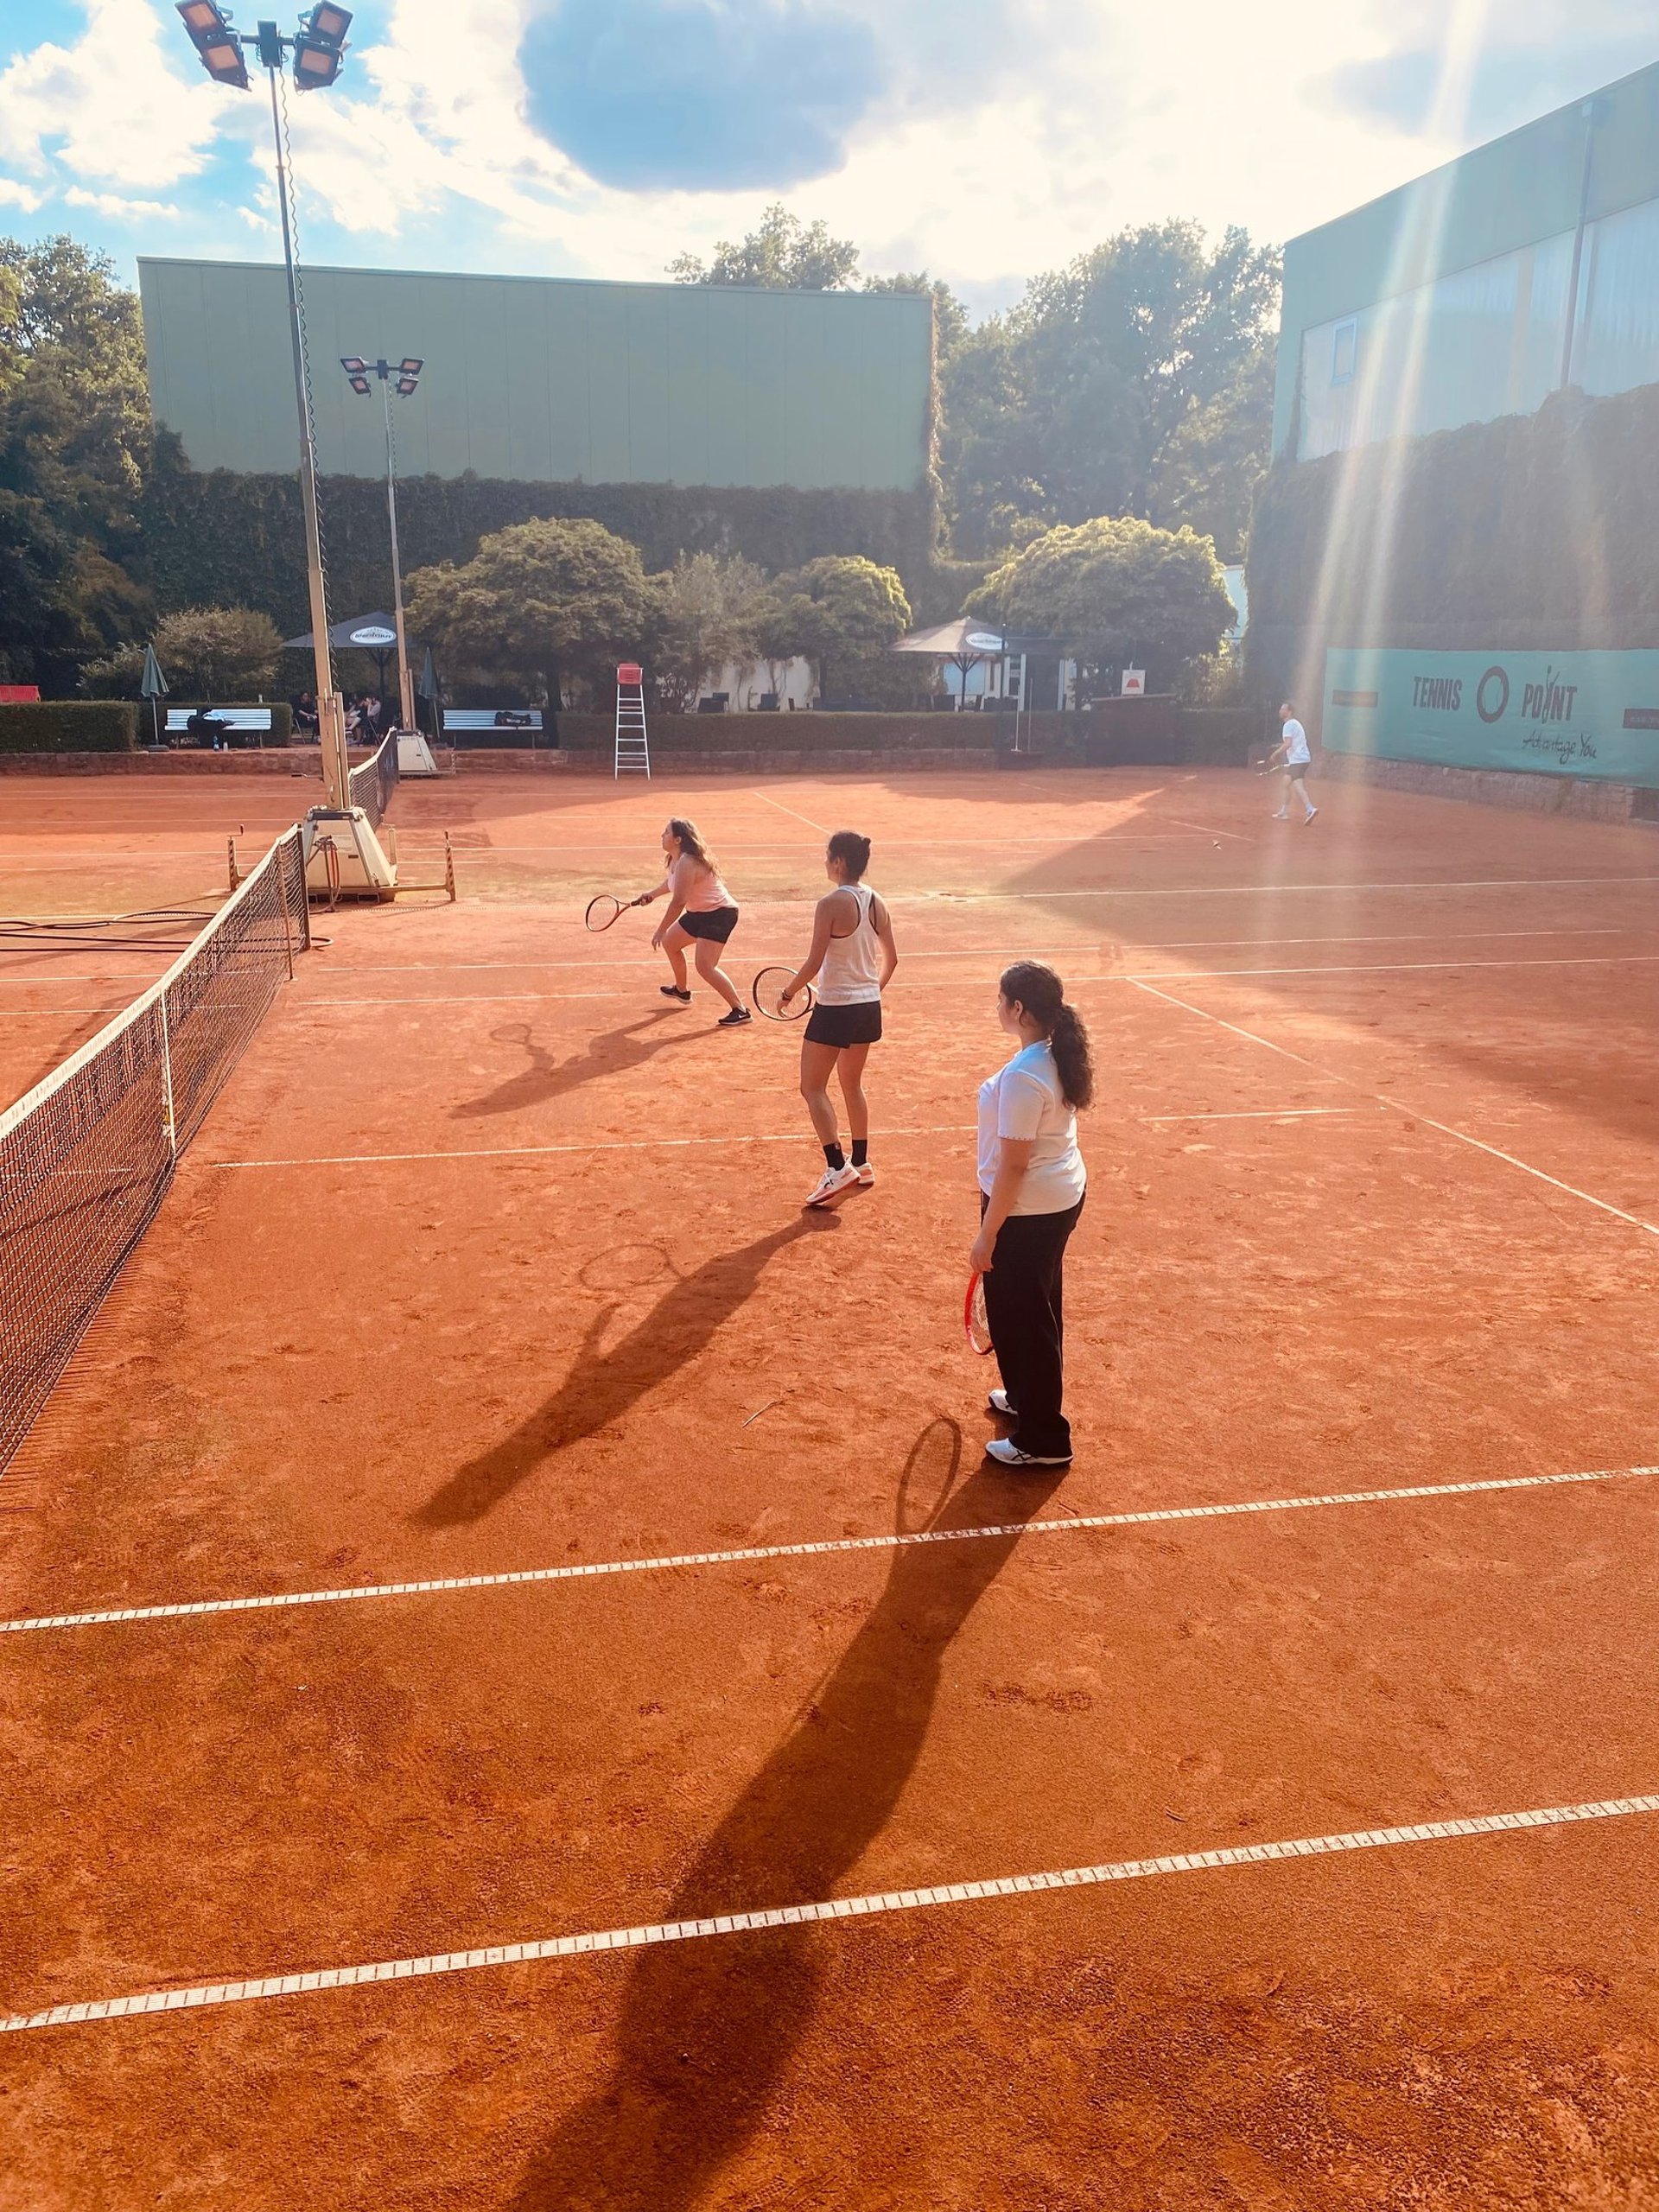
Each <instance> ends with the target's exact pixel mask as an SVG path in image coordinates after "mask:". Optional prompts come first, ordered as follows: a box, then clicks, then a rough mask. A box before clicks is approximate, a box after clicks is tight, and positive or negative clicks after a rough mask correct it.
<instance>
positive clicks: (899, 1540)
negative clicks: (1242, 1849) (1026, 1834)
mask: <svg viewBox="0 0 1659 2212" xmlns="http://www.w3.org/2000/svg"><path fill="white" fill-rule="evenodd" d="M1649 1475H1659V1466H1652V1467H1596V1468H1592V1469H1590V1470H1588V1471H1582V1472H1573V1473H1571V1474H1562V1475H1493V1476H1489V1477H1486V1478H1482V1479H1478V1480H1476V1481H1472V1482H1463V1483H1414V1484H1408V1485H1405V1486H1403V1487H1396V1488H1393V1489H1389V1490H1353V1491H1325V1492H1323V1493H1319V1494H1317V1495H1315V1496H1313V1497H1250V1498H1240V1499H1237V1500H1236V1501H1234V1502H1233V1503H1226V1504H1217V1505H1158V1506H1147V1507H1146V1508H1144V1509H1143V1510H1141V1511H1139V1512H1134V1513H1083V1514H1077V1515H1071V1516H1067V1517H1066V1518H1065V1519H1064V1520H1053V1521H1016V1522H1010V1523H1008V1524H1007V1525H1003V1524H1001V1523H998V1524H996V1525H995V1526H991V1527H986V1528H981V1529H917V1530H913V1531H910V1532H904V1531H898V1530H895V1531H894V1532H893V1533H892V1534H891V1535H880V1536H829V1537H821V1538H818V1539H817V1540H814V1541H805V1542H803V1543H798V1544H750V1545H747V1546H745V1547H744V1548H742V1549H741V1550H736V1551H718V1552H672V1553H666V1554H660V1553H659V1554H656V1555H654V1556H648V1557H646V1558H644V1559H611V1560H592V1561H588V1562H584V1563H581V1564H572V1563H569V1562H567V1563H565V1564H563V1565H561V1566H558V1567H515V1568H509V1569H505V1570H504V1571H502V1572H501V1573H497V1574H447V1575H442V1576H438V1577H435V1578H433V1579H430V1580H425V1581H420V1582H374V1583H364V1584H361V1585H359V1586H358V1587H357V1588H355V1589H342V1590H298V1591H279V1592H275V1593H274V1594H271V1595H268V1596H264V1597H257V1598H197V1599H189V1600H187V1601H186V1602H184V1603H182V1604H180V1605H126V1606H116V1607H110V1608H107V1609H105V1610H104V1611H98V1612H88V1613H39V1614H34V1615H29V1616H25V1617H24V1618H22V1619H19V1620H11V1621H0V1635H5V1636H21V1635H23V1634H26V1633H29V1632H30V1631H33V1630H44V1629H72V1628H105V1627H108V1626H110V1625H111V1624H114V1623H118V1622H125V1621H174V1620H188V1619H194V1618H200V1616H202V1615H204V1614H210V1613H268V1612H276V1611H281V1610H283V1608H285V1607H288V1606H291V1605H349V1604H354V1603H356V1602H358V1601H359V1600H361V1599H369V1598H426V1597H432V1596H435V1595H440V1594H442V1593H443V1592H448V1591H454V1590H505V1589H511V1588H515V1587H518V1586H522V1585H524V1584H525V1583H531V1582H591V1581H593V1580H595V1579H596V1578H601V1577H604V1576H607V1575H615V1574H661V1573H668V1572H670V1571H671V1570H672V1569H675V1568H679V1567H747V1566H753V1564H754V1563H755V1562H756V1561H757V1560H775V1559H823V1558H826V1557H828V1556H829V1555H830V1554H834V1553H839V1552H892V1551H903V1550H904V1549H906V1547H908V1546H910V1545H913V1544H970V1543H982V1542H984V1541H986V1540H987V1539H988V1538H997V1539H1001V1538H1002V1537H1007V1536H1024V1535H1033V1536H1070V1535H1077V1533H1078V1532H1079V1531H1080V1530H1086V1529H1137V1528H1142V1527H1146V1526H1148V1525H1151V1524H1153V1523H1154V1522H1166V1521H1227V1520H1234V1519H1236V1518H1238V1517H1239V1516H1242V1515H1246V1514H1252V1513H1306V1512H1311V1511H1313V1510H1314V1509H1316V1508H1324V1507H1327V1506H1333V1505H1394V1504H1397V1503H1399V1502H1400V1501H1401V1500H1402V1499H1411V1498H1439V1497H1480V1496H1484V1495H1485V1494H1487V1493H1489V1492H1491V1491H1510V1490H1560V1489H1563V1488H1566V1487H1567V1486H1569V1485H1572V1484H1580V1483H1613V1482H1624V1481H1628V1480H1630V1479H1632V1478H1636V1477H1638V1476H1649Z"/></svg>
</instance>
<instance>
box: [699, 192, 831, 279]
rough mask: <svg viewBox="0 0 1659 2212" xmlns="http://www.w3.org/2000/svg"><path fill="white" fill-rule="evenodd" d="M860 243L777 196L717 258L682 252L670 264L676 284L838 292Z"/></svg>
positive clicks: (726, 243)
mask: <svg viewBox="0 0 1659 2212" xmlns="http://www.w3.org/2000/svg"><path fill="white" fill-rule="evenodd" d="M857 267H858V248H857V247H856V246H855V245H854V244H853V242H852V240H851V239H850V238H831V237H830V235H829V226H828V224H826V223H823V222H816V223H804V222H803V221H802V220H801V219H800V217H799V216H798V215H791V213H790V212H789V210H788V208H787V207H785V206H784V205H783V203H782V202H781V201H774V203H773V204H772V207H768V208H767V209H766V213H765V214H763V215H762V216H761V218H760V225H759V226H758V227H757V228H756V229H754V230H753V231H751V232H749V234H748V236H747V238H738V239H735V240H734V239H731V238H721V241H720V242H719V244H718V245H716V246H715V252H714V258H713V259H712V260H711V261H708V262H704V261H702V259H700V258H699V257H698V256H697V255H696V254H694V253H682V254H679V255H677V256H676V257H675V258H674V259H673V260H672V261H671V262H670V263H669V264H668V273H669V275H670V276H671V277H672V278H673V279H674V281H675V283H677V284H754V285H759V286H760V287H761V288H762V289H766V290H768V291H791V292H836V291H840V290H842V289H844V288H845V287H846V286H848V285H849V284H850V283H852V281H853V274H854V271H855V270H856V269H857Z"/></svg>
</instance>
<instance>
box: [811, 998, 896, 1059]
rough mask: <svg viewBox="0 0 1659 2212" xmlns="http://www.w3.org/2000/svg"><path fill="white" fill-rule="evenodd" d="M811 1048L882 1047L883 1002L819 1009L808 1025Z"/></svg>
mask: <svg viewBox="0 0 1659 2212" xmlns="http://www.w3.org/2000/svg"><path fill="white" fill-rule="evenodd" d="M806 1041H807V1043H808V1044H809V1045H834V1046H836V1047H837V1048H839V1047H840V1046H844V1045H879V1044H880V1041H881V1001H880V999H860V1000H858V1001H857V1002H856V1003H855V1005H852V1006H822V1005H820V1006H815V1007H813V1009H812V1018H811V1020H810V1021H809V1022H808V1023H807V1025H806Z"/></svg>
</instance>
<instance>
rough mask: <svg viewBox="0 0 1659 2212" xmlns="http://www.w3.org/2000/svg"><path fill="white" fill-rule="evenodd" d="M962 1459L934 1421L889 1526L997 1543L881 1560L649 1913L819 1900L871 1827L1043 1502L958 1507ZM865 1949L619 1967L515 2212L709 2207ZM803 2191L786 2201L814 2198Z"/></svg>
mask: <svg viewBox="0 0 1659 2212" xmlns="http://www.w3.org/2000/svg"><path fill="white" fill-rule="evenodd" d="M962 1459H963V1441H962V1432H961V1430H960V1428H959V1427H958V1426H957V1423H956V1422H955V1421H949V1420H946V1419H945V1418H944V1417H943V1416H941V1417H939V1418H938V1419H937V1420H935V1421H931V1422H930V1423H929V1424H928V1426H927V1427H926V1428H925V1429H924V1430H923V1432H922V1433H921V1435H920V1436H919V1437H918V1439H917V1440H916V1443H915V1444H914V1446H912V1450H911V1454H910V1459H909V1460H908V1462H907V1463H906V1470H905V1476H904V1479H903V1480H902V1481H901V1483H900V1485H899V1495H900V1501H901V1503H900V1509H899V1510H900V1514H901V1517H902V1518H905V1519H909V1518H912V1516H914V1515H915V1509H916V1508H917V1507H918V1505H919V1504H921V1503H922V1502H923V1501H924V1500H928V1499H931V1500H936V1501H938V1504H937V1510H935V1511H934V1513H933V1516H932V1519H931V1527H932V1528H933V1529H935V1530H936V1531H938V1532H941V1533H943V1532H944V1531H947V1530H950V1529H970V1528H982V1527H985V1526H987V1525H995V1526H997V1527H1001V1528H1007V1529H1010V1531H1011V1533H1010V1534H1009V1535H1007V1536H1006V1537H988V1538H985V1539H983V1540H982V1541H979V1542H976V1543H969V1544H950V1543H942V1544H916V1545H907V1546H905V1547H903V1548H900V1549H899V1551H897V1552H895V1553H894V1554H893V1562H892V1566H891V1567H890V1569H889V1572H888V1575H887V1585H886V1586H885V1588H884V1589H883V1590H882V1592H881V1594H880V1597H879V1598H878V1599H877V1600H876V1603H875V1605H874V1608H873V1609H872V1611H871V1612H870V1614H869V1616H868V1618H867V1619H866V1621H865V1623H864V1624H863V1626H862V1627H861V1629H860V1630H859V1631H858V1633H857V1635H856V1636H855V1637H854V1638H853V1640H852V1642H851V1643H849V1646H848V1647H847V1649H846V1650H845V1652H844V1653H843V1654H842V1657H841V1659H840V1661H839V1662H837V1664H836V1667H835V1668H834V1669H832V1671H831V1672H830V1674H829V1675H828V1676H827V1677H826V1678H825V1680H824V1681H823V1682H822V1683H821V1684H820V1685H819V1686H818V1688H817V1689H816V1690H815V1691H814V1693H813V1694H812V1696H811V1699H810V1702H809V1703H808V1704H807V1705H806V1706H805V1707H804V1710H803V1711H802V1713H800V1715H799V1716H798V1719H797V1720H796V1721H795V1723H794V1724H793V1726H791V1729H790V1731H789V1733H788V1734H787V1735H786V1736H785V1738H784V1739H783V1740H782V1742H781V1743H779V1745H778V1747H777V1749H776V1750H775V1751H773V1752H772V1756H771V1757H770V1758H768V1759H767V1761H766V1764H765V1765H764V1766H762V1767H761V1769H760V1771H759V1772H758V1773H757V1774H756V1776H755V1777H754V1778H753V1781H752V1782H751V1783H749V1785H748V1787H747V1789H745V1790H744V1791H743V1793H742V1795H741V1796H740V1797H739V1798H738V1799H737V1801H736V1802H735V1803H734V1805H733V1806H732V1807H731V1808H730V1810H729V1811H728V1813H727V1814H726V1815H725V1817H724V1818H723V1819H722V1820H721V1822H720V1824H719V1826H718V1827H716V1828H715V1831H714V1833H713V1834H711V1835H710V1837H709V1840H708V1841H707V1843H705V1844H704V1846H703V1847H702V1850H701V1851H700V1852H699V1853H698V1854H697V1856H696V1860H695V1861H694V1862H693V1864H692V1866H691V1867H690V1870H689V1871H688V1872H687V1873H686V1874H685V1875H684V1877H683V1879H682V1880H681V1881H680V1883H679V1884H678V1885H677V1888H676V1890H675V1891H674V1894H673V1895H672V1897H669V1898H668V1899H666V1900H665V1901H664V1904H663V1905H662V1906H661V1908H660V1915H659V1916H660V1917H661V1918H663V1919H664V1920H686V1919H694V1918H706V1917H709V1916H712V1915H715V1914H717V1913H722V1912H733V1911H737V1910H742V1909H743V1908H745V1907H752V1906H757V1905H781V1904H805V1903H810V1902H814V1901H817V1900H818V1899H820V1898H823V1897H833V1896H835V1895H836V1893H837V1891H840V1890H842V1889H843V1888H845V1887H846V1885H847V1882H848V1878H849V1875H851V1874H852V1873H853V1870H854V1869H855V1867H857V1866H858V1864H859V1862H860V1860H861V1859H862V1858H863V1856H864V1854H865V1853H866V1852H867V1850H868V1847H869V1846H870V1845H871V1844H872V1843H873V1842H874V1840H875V1839H876V1837H878V1836H879V1835H880V1834H881V1831H882V1830H883V1828H884V1827H886V1826H887V1821H888V1820H889V1819H890V1818H891V1816H892V1814H893V1808H894V1807H895V1805H896V1804H897V1802H898V1801H899V1796H900V1795H901V1793H902V1791H903V1789H904V1788H905V1785H906V1783H907V1782H908V1781H909V1778H910V1777H911V1775H912V1771H913V1770H914V1769H915V1765H916V1762H917V1760H918V1757H919V1756H920V1753H921V1751H922V1748H923V1745H924V1744H925V1741H926V1738H927V1732H928V1727H929V1724H930V1722H931V1718H932V1713H933V1708H934V1704H935V1701H936V1700H937V1697H938V1688H939V1682H940V1678H941V1675H942V1671H943V1668H944V1657H945V1654H946V1653H947V1652H948V1650H949V1649H950V1644H951V1643H952V1641H953V1640H954V1639H955V1637H957V1635H958V1633H959V1632H960V1631H961V1630H962V1628H963V1625H964V1624H965V1623H966V1622H967V1620H968V1619H969V1616H970V1615H971V1614H972V1612H973V1610H974V1607H975V1606H976V1605H977V1604H978V1603H979V1600H980V1599H981V1598H982V1597H983V1595H984V1594H985V1592H987V1591H988V1589H989V1587H990V1586H991V1585H992V1583H994V1582H995V1580H996V1578H997V1576H998V1574H1000V1573H1001V1570H1002V1568H1003V1567H1004V1566H1005V1565H1006V1563H1007V1560H1008V1559H1009V1558H1010V1557H1011V1556H1012V1555H1013V1554H1014V1550H1015V1548H1017V1546H1018V1544H1019V1541H1020V1535H1021V1533H1022V1530H1023V1525H1024V1524H1025V1523H1026V1522H1028V1521H1030V1520H1032V1519H1033V1518H1034V1517H1035V1516H1036V1515H1037V1513H1038V1512H1039V1510H1040V1508H1041V1507H1042V1505H1043V1504H1044V1503H1045V1502H1046V1499H1047V1497H1049V1495H1050V1493H1051V1491H1052V1489H1053V1488H1054V1487H1055V1486H1056V1485H1055V1484H1052V1483H1051V1484H1042V1483H1033V1482H1030V1481H1028V1480H1010V1479H1009V1478H1007V1477H1006V1476H1001V1475H999V1474H993V1473H988V1472H986V1471H979V1472H976V1473H975V1474H974V1475H972V1476H970V1477H969V1479H968V1481H967V1482H966V1483H964V1484H963V1486H962V1487H961V1488H960V1489H959V1490H957V1489H955V1488H954V1485H955V1483H956V1479H957V1473H958V1471H959V1470H960V1467H961V1464H962ZM957 1871H959V1870H957V1869H954V1868H953V1869H951V1870H950V1872H952V1873H954V1872H957ZM938 1872H940V1873H941V1874H943V1873H944V1872H945V1870H944V1869H940V1870H938ZM906 1878H916V1879H926V1878H928V1875H927V1873H926V1872H925V1870H923V1869H920V1868H915V1869H912V1870H909V1872H908V1873H907V1875H906ZM652 1913H653V1916H658V1908H656V1907H652ZM860 1941H861V1937H860V1936H859V1934H858V1933H857V1932H856V1931H855V1932H854V1933H853V1934H851V1935H850V1936H842V1935H840V1934H829V1935H827V1934H825V1933H824V1932H823V1931H821V1930H819V1929H810V1928H780V1929H766V1930H765V1931H764V1932H760V1933H755V1934H751V1935H741V1936H718V1937H715V1938H711V1939H709V1940H706V1941H696V1942H683V1943H665V1944H664V1945H662V1946H661V1947H660V1948H652V1949H650V1950H646V1951H642V1952H639V1953H636V1954H634V1955H633V1963H632V1967H631V1969H630V1971H629V1974H628V1980H627V1985H626V1990H625V1992H624V1994H623V1998H622V2003H621V2012H620V2019H619V2022H618V2024H617V2028H616V2037H615V2041H616V2057H615V2063H614V2068H613V2073H612V2075H611V2076H610V2078H609V2079H608V2080H607V2082H605V2083H604V2084H603V2085H602V2087H601V2088H600V2089H599V2090H598V2091H597V2092H596V2093H595V2094H594V2095H593V2096H592V2097H590V2098H589V2099H588V2100H587V2101H585V2102H584V2103H582V2104H581V2105H580V2106H578V2107H575V2109H574V2110H573V2111H572V2112H571V2113H569V2116H568V2117H567V2118H566V2119H565V2120H563V2122H562V2124H561V2125H560V2126H559V2128H558V2130H557V2132H556V2133H555V2134H554V2135H553V2136H552V2137H551V2138H550V2140H549V2141H548V2142H547V2143H546V2144H545V2145H543V2147H542V2149H541V2150H540V2151H539V2152H537V2155H536V2156H535V2158H533V2159H532V2161H531V2164H530V2166H529V2168H528V2170H527V2171H526V2172H525V2174H524V2178H523V2180H522V2181H521V2182H520V2183H519V2186H518V2191H517V2193H516V2195H514V2196H512V2199H511V2200H510V2202H511V2207H512V2212H601V2209H602V2212H691V2208H693V2207H695V2206H697V2205H700V2204H702V2203H704V2202H713V2201H714V2199H713V2197H712V2196H705V2192H706V2191H708V2190H709V2189H710V2187H711V2184H712V2183H713V2182H714V2180H715V2176H716V2175H717V2174H718V2173H719V2171H720V2170H721V2168H722V2167H723V2166H725V2165H726V2164H728V2161H729V2160H730V2159H732V2158H734V2156H736V2154H737V2153H738V2152H740V2151H741V2149H742V2148H743V2145H745V2144H746V2143H747V2141H748V2140H749V2139H750V2138H751V2137H752V2136H753V2134H754V2133H756V2132H757V2130H758V2129H759V2128H760V2126H761V2125H762V2124H763V2122H764V2121H765V2120H766V2114H767V2111H768V2108H769V2107H770V2106H771V2104H772V2100H773V2097H774V2096H775V2094H777V2093H778V2091H779V2088H780V2087H781V2085H782V2084H783V2082H784V2081H785V2076H786V2075H788V2073H789V2070H790V2069H791V2065H792V2063H793V2061H794V2057H795V2053H796V2050H797V2048H798V2045H799V2044H800V2042H801V2040H802V2038H803V2037H804V2035H805V2033H806V2031H807V2029H808V2027H809V2025H810V2022H811V2019H812V2016H813V2013H814V2011H815V2009H816V2007H817V1999H818V1994H819V1990H820V1987H821V1986H822V1984H823V1980H824V1978H825V1975H826V1974H827V1973H828V1972H829V1970H830V1968H831V1966H832V1964H833V1962H834V1961H835V1960H836V1957H837V1955H838V1954H839V1951H840V1948H841V1947H842V1944H844V1943H848V1942H851V1943H854V1944H856V1943H857V1942H860ZM804 2155H805V2156H807V2157H810V2150H807V2151H805V2152H804ZM800 2179H801V2183H802V2186H801V2189H800V2193H799V2195H798V2196H791V2202H802V2203H804V2202H825V2201H828V2200H827V2199H823V2198H820V2197H818V2196H815V2195H814V2194H813V2193H812V2183H811V2180H810V2178H809V2177H806V2176H805V2175H803V2176H802V2177H800ZM844 2179H845V2177H844V2176H842V2180H843V2181H844Z"/></svg>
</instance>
